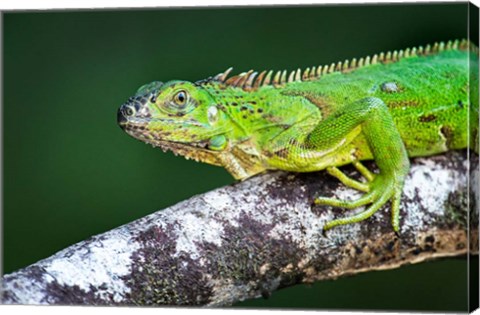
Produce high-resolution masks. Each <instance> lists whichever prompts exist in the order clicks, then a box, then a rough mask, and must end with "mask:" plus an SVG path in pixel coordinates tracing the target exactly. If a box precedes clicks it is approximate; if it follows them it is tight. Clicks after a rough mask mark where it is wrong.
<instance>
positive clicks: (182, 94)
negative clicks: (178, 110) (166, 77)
mask: <svg viewBox="0 0 480 315" xmlns="http://www.w3.org/2000/svg"><path fill="white" fill-rule="evenodd" d="M178 100H179V101H180V103H183V102H185V94H184V93H180V94H178Z"/></svg>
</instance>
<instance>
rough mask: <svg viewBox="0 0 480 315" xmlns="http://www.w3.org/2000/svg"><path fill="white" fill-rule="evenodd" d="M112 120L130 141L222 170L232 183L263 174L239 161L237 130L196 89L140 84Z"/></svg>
mask: <svg viewBox="0 0 480 315" xmlns="http://www.w3.org/2000/svg"><path fill="white" fill-rule="evenodd" d="M117 119H118V123H119V125H120V127H121V128H122V129H123V130H125V131H126V132H127V133H128V134H129V135H131V136H132V137H134V138H136V139H139V140H141V141H143V142H146V143H149V144H151V145H153V146H155V147H160V148H162V149H163V150H164V151H167V150H171V151H173V153H175V154H179V155H182V156H185V157H186V158H187V159H194V160H196V161H201V162H205V163H209V164H214V165H219V166H223V167H225V168H226V169H227V170H228V171H229V172H230V173H231V174H232V175H233V176H234V177H235V178H237V179H242V178H246V177H248V176H251V175H253V174H255V173H258V172H259V171H262V170H263V169H258V167H259V166H258V164H259V161H258V160H255V159H256V158H255V157H254V156H249V157H247V158H246V159H245V157H242V158H241V159H240V160H242V161H240V160H239V156H238V152H236V151H238V147H237V145H238V137H237V136H236V135H237V134H238V132H239V130H238V128H237V127H236V126H235V123H234V122H233V121H232V119H231V117H229V115H228V113H226V112H225V111H222V110H221V105H220V104H219V103H217V102H216V100H215V98H214V97H213V96H212V95H211V94H210V93H209V92H208V91H207V89H204V88H203V87H202V85H201V84H199V83H191V82H187V81H169V82H167V83H162V82H152V83H149V84H146V85H144V86H142V87H141V88H140V89H138V91H137V93H136V94H135V95H134V96H133V97H130V98H129V99H128V101H127V102H126V103H124V104H123V105H122V106H121V107H120V108H119V109H118V114H117ZM252 165H257V166H256V167H255V168H254V167H253V166H252Z"/></svg>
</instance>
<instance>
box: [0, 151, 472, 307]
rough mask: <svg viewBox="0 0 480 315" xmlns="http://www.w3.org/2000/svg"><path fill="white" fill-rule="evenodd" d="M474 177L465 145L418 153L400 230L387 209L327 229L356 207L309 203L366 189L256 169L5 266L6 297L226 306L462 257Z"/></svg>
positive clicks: (44, 301) (27, 300)
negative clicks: (43, 255) (40, 256)
mask: <svg viewBox="0 0 480 315" xmlns="http://www.w3.org/2000/svg"><path fill="white" fill-rule="evenodd" d="M475 163H476V161H475ZM368 165H369V166H371V165H372V164H368ZM345 170H346V172H348V173H352V174H354V173H355V172H354V170H353V169H351V168H349V167H346V168H345ZM467 174H468V159H467V152H466V151H463V152H451V153H448V154H446V155H441V156H436V157H430V158H418V159H414V160H413V161H412V169H411V172H410V174H409V176H408V179H407V181H406V184H405V189H404V196H403V199H402V206H401V214H402V215H401V216H402V219H401V231H400V234H399V235H398V236H397V235H395V233H393V232H392V229H391V226H390V218H389V216H390V214H389V207H388V206H387V207H384V208H383V209H382V210H381V211H378V213H376V214H375V215H374V216H373V217H371V218H370V219H369V220H367V221H365V222H362V223H359V224H352V225H348V226H342V227H337V228H334V229H332V230H331V231H329V232H328V233H327V234H326V236H324V235H322V226H323V224H324V223H325V222H326V221H328V220H331V219H332V218H335V217H339V216H344V215H346V214H348V211H343V210H341V209H334V208H329V207H320V206H312V200H313V198H314V196H316V195H317V194H322V195H324V196H336V197H339V198H355V197H356V196H358V195H359V194H358V193H357V192H354V191H352V190H351V189H347V188H346V187H344V186H343V185H341V184H339V183H338V181H337V180H336V179H333V178H331V177H329V176H328V175H327V174H325V173H324V172H320V173H311V174H292V173H284V172H271V173H267V174H264V175H261V176H256V177H254V178H252V179H249V180H247V181H244V182H241V183H237V184H235V185H232V186H227V187H223V188H220V189H217V190H214V191H211V192H208V193H206V194H203V195H199V196H195V197H193V198H191V199H189V200H186V201H184V202H181V203H179V204H176V205H174V206H172V207H170V208H167V209H165V210H163V211H158V212H155V213H153V214H151V215H149V216H146V217H144V218H141V219H139V220H136V221H134V222H132V223H129V224H126V225H124V226H121V227H119V228H116V229H114V230H112V231H109V232H106V233H104V234H101V235H97V236H94V237H92V238H90V239H88V240H86V241H84V242H80V243H78V244H76V245H73V246H71V247H69V248H66V249H65V250H62V251H60V252H58V253H57V254H55V255H53V256H52V257H50V258H47V259H45V260H42V261H39V262H38V263H36V264H34V265H31V266H29V267H26V268H24V269H22V270H19V271H17V272H14V273H12V274H8V275H5V276H4V277H3V293H2V296H3V303H8V304H16V303H20V304H108V305H113V304H115V305H164V304H170V305H172V304H175V305H210V306H220V305H230V304H232V303H234V302H236V301H240V300H244V299H248V298H254V297H258V296H261V295H268V294H269V293H270V292H271V291H273V290H276V289H278V288H281V287H285V286H291V285H294V284H297V283H302V282H312V281H317V280H324V279H334V278H337V277H340V276H345V275H351V274H355V273H359V272H365V271H370V270H378V269H390V268H395V267H398V266H400V265H402V264H406V263H417V262H421V261H424V260H427V259H434V258H439V257H447V256H456V255H464V254H466V253H467V252H468V248H469V247H470V248H471V249H474V251H477V250H476V249H477V248H478V238H476V237H471V238H470V239H469V237H468V228H467V227H468V223H469V222H468V217H470V220H471V222H470V223H472V224H473V225H472V226H473V227H474V231H471V232H474V233H472V235H477V232H478V230H477V229H476V227H477V226H478V212H476V211H472V209H475V208H476V207H475V206H474V204H475V202H474V201H475V200H478V195H475V196H473V198H471V197H472V196H471V195H469V194H468V188H467V187H468V184H469V183H470V184H474V185H477V183H478V176H477V177H476V178H474V179H473V180H470V181H469V180H468V176H467ZM469 209H470V211H469Z"/></svg>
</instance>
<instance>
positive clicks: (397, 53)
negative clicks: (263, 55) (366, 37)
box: [197, 39, 478, 91]
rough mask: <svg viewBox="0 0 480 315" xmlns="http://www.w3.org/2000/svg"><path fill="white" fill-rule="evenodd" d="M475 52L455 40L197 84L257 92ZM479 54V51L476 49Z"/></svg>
mask: <svg viewBox="0 0 480 315" xmlns="http://www.w3.org/2000/svg"><path fill="white" fill-rule="evenodd" d="M469 47H470V48H471V49H473V50H475V46H473V45H471V44H470V42H469V41H468V40H466V39H462V40H454V41H448V42H447V43H444V42H437V43H434V44H433V45H426V46H425V47H423V46H419V47H414V48H407V49H404V50H394V51H389V52H387V53H383V52H382V53H380V54H375V55H373V56H367V57H364V58H360V59H358V60H357V59H356V58H353V59H352V60H345V61H344V62H341V61H340V62H338V63H332V64H330V65H324V66H313V67H311V68H306V69H305V70H303V71H302V70H301V69H297V70H293V71H291V72H290V73H289V74H288V73H287V70H283V71H277V72H274V71H273V70H270V71H267V70H264V71H262V72H260V73H258V72H256V71H253V70H250V71H247V72H243V73H240V74H237V75H235V76H232V77H230V78H228V75H229V74H230V72H231V71H232V67H230V68H228V69H227V70H226V71H225V72H222V73H219V74H217V75H216V76H214V77H213V78H212V77H210V78H208V79H206V80H202V81H198V82H197V84H201V83H204V82H210V81H215V82H218V83H222V84H224V85H226V86H231V87H238V88H241V89H243V90H245V91H251V90H256V89H258V88H259V87H262V86H267V85H271V86H274V87H280V86H284V85H285V84H287V83H291V82H301V81H311V80H316V79H319V78H321V77H322V76H324V75H326V74H329V73H333V72H349V71H352V70H355V69H358V68H361V67H365V66H369V65H374V64H377V63H383V64H385V63H391V62H396V61H399V60H401V59H403V58H408V57H413V56H427V55H431V54H435V53H438V52H440V51H444V50H457V49H459V50H466V49H468V48H469ZM476 49H477V51H478V48H476Z"/></svg>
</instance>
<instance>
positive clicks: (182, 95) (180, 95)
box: [173, 91, 187, 107]
mask: <svg viewBox="0 0 480 315" xmlns="http://www.w3.org/2000/svg"><path fill="white" fill-rule="evenodd" d="M173 101H174V102H175V104H176V105H178V106H179V107H183V106H185V104H186V103H187V93H186V92H185V91H180V92H177V94H175V96H174V97H173Z"/></svg>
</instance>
